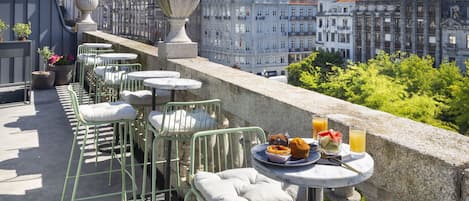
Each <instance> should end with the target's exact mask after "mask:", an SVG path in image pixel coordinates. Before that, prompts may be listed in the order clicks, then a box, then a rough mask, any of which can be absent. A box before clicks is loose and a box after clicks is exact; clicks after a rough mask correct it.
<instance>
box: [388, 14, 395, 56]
mask: <svg viewBox="0 0 469 201" xmlns="http://www.w3.org/2000/svg"><path fill="white" fill-rule="evenodd" d="M389 17H390V18H391V23H389V24H390V25H391V42H390V43H391V47H389V51H390V53H393V52H394V51H396V29H395V27H396V26H395V24H394V23H395V19H394V10H393V11H391V13H390V16H389Z"/></svg>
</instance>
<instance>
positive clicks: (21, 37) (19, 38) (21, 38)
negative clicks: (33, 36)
mask: <svg viewBox="0 0 469 201" xmlns="http://www.w3.org/2000/svg"><path fill="white" fill-rule="evenodd" d="M26 39H28V38H27V37H24V36H18V40H19V41H25V40H26Z"/></svg>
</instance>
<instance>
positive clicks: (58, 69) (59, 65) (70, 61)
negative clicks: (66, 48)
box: [49, 54, 75, 85]
mask: <svg viewBox="0 0 469 201" xmlns="http://www.w3.org/2000/svg"><path fill="white" fill-rule="evenodd" d="M74 69H75V57H74V56H73V55H71V54H68V55H67V56H60V55H57V54H54V55H52V56H51V57H50V58H49V70H50V71H54V72H55V85H65V84H69V83H70V82H71V81H72V73H73V70H74Z"/></svg>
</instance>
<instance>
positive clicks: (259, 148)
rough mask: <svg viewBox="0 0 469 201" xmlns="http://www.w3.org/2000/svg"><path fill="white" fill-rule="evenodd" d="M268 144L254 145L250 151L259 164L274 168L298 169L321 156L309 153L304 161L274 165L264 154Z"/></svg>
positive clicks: (312, 152)
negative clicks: (273, 166)
mask: <svg viewBox="0 0 469 201" xmlns="http://www.w3.org/2000/svg"><path fill="white" fill-rule="evenodd" d="M267 146H269V145H268V144H260V145H256V146H254V147H253V148H252V149H251V154H252V156H253V157H254V159H256V160H257V161H259V162H262V163H265V164H269V165H275V166H281V167H298V166H305V165H311V164H313V163H315V162H316V161H318V160H319V159H320V158H321V154H319V152H317V151H313V150H312V151H311V152H310V153H309V157H308V158H306V159H302V160H297V161H287V162H286V163H274V162H271V161H269V157H268V156H267V154H266V153H265V150H266V149H267Z"/></svg>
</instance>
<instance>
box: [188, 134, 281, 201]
mask: <svg viewBox="0 0 469 201" xmlns="http://www.w3.org/2000/svg"><path fill="white" fill-rule="evenodd" d="M265 142H266V139H265V133H264V131H263V130H262V129H261V128H259V127H242V128H229V129H219V130H212V131H201V132H197V133H195V134H194V135H192V139H191V143H190V170H189V180H188V181H189V184H190V186H191V189H190V191H189V192H187V194H186V195H185V197H184V200H185V201H189V200H192V199H190V198H191V197H195V198H196V200H197V201H204V200H206V198H205V197H204V196H203V194H208V193H207V191H214V193H215V194H217V196H219V197H217V198H218V199H223V198H225V199H227V200H230V199H229V198H226V197H220V196H226V195H227V194H229V193H226V194H222V193H220V192H221V191H223V190H224V189H223V188H224V187H226V186H227V183H229V182H225V181H222V180H220V179H218V176H219V175H220V174H213V173H220V172H221V173H222V174H221V175H222V176H225V177H229V176H230V175H232V176H233V175H234V178H233V179H235V180H236V178H244V177H246V178H249V177H254V178H252V179H250V180H247V181H253V180H262V181H261V183H262V184H261V185H264V184H265V182H266V181H269V180H268V179H266V180H264V179H262V178H261V177H263V176H259V174H258V173H257V172H256V171H255V170H254V169H252V168H248V167H250V166H251V165H250V163H251V162H250V161H251V157H250V154H251V153H250V150H251V147H253V146H254V145H256V144H264V143H265ZM200 172H202V173H201V174H200V175H199V176H200V177H199V178H203V179H205V180H204V181H203V182H205V183H203V182H200V181H197V179H198V176H197V175H196V173H200ZM210 178H216V179H214V180H213V181H214V182H208V181H210ZM228 180H229V179H228ZM239 180H242V179H239ZM206 183H211V184H212V185H205V186H202V188H203V189H202V191H201V189H198V188H197V187H201V185H203V184H206ZM238 183H240V182H238ZM249 185H250V186H253V185H255V183H254V184H252V183H251V182H247V183H246V186H249ZM275 187H278V189H275V188H267V190H268V191H271V192H270V193H275V192H274V191H283V190H282V189H281V188H280V186H278V185H277V186H275ZM229 190H230V189H229ZM201 192H203V193H201ZM253 194H254V195H255V194H256V193H253ZM253 194H251V196H252V195H253ZM267 194H269V192H267ZM243 200H244V199H243ZM246 200H248V199H246Z"/></svg>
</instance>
